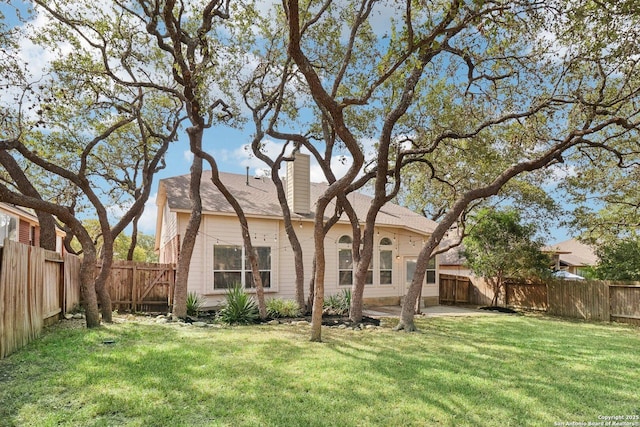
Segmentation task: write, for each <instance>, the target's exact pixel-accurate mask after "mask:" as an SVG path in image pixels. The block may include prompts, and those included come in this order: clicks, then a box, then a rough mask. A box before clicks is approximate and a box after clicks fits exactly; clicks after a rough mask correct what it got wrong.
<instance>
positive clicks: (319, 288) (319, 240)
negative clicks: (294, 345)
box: [311, 204, 326, 342]
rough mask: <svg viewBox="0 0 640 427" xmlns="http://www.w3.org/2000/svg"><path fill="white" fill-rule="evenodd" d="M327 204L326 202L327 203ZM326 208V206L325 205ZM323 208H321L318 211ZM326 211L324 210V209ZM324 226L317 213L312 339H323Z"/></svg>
mask: <svg viewBox="0 0 640 427" xmlns="http://www.w3.org/2000/svg"><path fill="white" fill-rule="evenodd" d="M325 206H326V204H325ZM323 208H324V206H323ZM320 210H321V209H320V208H319V209H318V211H320ZM322 212H324V210H322ZM323 229H324V227H323V226H322V215H317V216H316V220H315V223H314V228H313V240H314V243H315V261H316V262H315V281H314V282H315V283H314V284H315V289H314V292H313V307H312V309H311V341H313V342H320V341H322V311H323V310H324V273H325V271H324V270H325V257H324V231H323Z"/></svg>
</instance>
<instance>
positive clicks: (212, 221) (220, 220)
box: [178, 214, 438, 306]
mask: <svg viewBox="0 0 640 427" xmlns="http://www.w3.org/2000/svg"><path fill="white" fill-rule="evenodd" d="M187 220H188V215H186V214H179V215H178V224H179V227H178V232H179V233H180V235H181V236H182V235H184V228H185V227H186V222H187ZM295 227H296V233H297V234H298V238H299V240H300V244H301V245H302V250H303V256H304V273H305V280H304V284H305V294H306V293H307V292H308V285H309V281H310V279H311V273H312V271H311V268H312V262H313V252H314V245H313V235H312V232H313V224H312V223H311V222H304V221H303V222H297V223H295ZM200 230H201V231H200V233H199V234H198V239H197V241H196V247H195V250H194V254H193V257H192V260H191V268H190V273H189V291H193V292H197V293H199V294H201V295H205V296H206V299H207V303H206V305H207V306H217V305H220V304H221V303H222V302H223V301H224V291H220V290H214V289H213V247H214V245H215V244H231V245H242V236H241V233H240V224H239V222H238V219H237V218H235V217H230V216H229V217H224V216H216V217H212V216H209V215H205V216H204V219H203V223H202V225H201V229H200ZM249 230H250V233H251V237H252V238H253V239H254V242H253V243H254V245H256V246H269V247H271V275H272V276H271V277H272V287H271V289H267V290H265V291H266V296H267V298H271V297H279V298H287V299H293V298H294V297H295V268H294V257H293V252H292V250H291V246H290V244H289V240H288V238H287V236H286V233H285V231H284V226H283V223H282V222H281V221H274V220H268V219H251V220H250V221H249ZM395 231H396V232H395V233H394V229H382V228H381V229H380V234H376V237H375V239H376V246H375V249H374V259H373V271H374V283H373V284H372V285H367V286H366V288H365V295H364V297H365V298H366V299H375V298H389V297H393V298H397V299H398V300H399V298H400V297H402V296H403V295H404V294H405V292H406V286H405V283H404V280H405V279H404V268H405V267H404V260H405V259H406V258H408V257H417V256H418V254H419V252H420V248H421V245H422V236H420V235H417V234H416V235H410V234H409V233H408V232H407V231H405V230H395ZM343 235H351V227H350V226H349V225H345V224H338V225H336V226H335V227H334V228H333V229H332V230H331V231H330V232H329V234H328V235H327V237H326V239H325V257H326V270H325V295H333V294H337V293H339V292H340V291H341V290H342V289H349V287H348V286H338V240H339V239H340V237H341V236H343ZM394 236H395V238H396V240H395V243H394V244H393V246H392V251H393V262H394V263H393V273H392V284H391V285H380V283H379V273H378V272H379V264H380V258H379V246H378V243H379V242H380V240H381V239H382V238H384V237H388V238H389V239H392V240H393V238H394ZM397 255H400V256H399V258H398V257H397ZM436 277H437V273H436ZM437 295H438V285H437V283H436V284H433V285H425V286H424V288H423V297H429V296H437ZM306 296H307V295H305V297H306Z"/></svg>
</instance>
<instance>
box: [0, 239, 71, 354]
mask: <svg viewBox="0 0 640 427" xmlns="http://www.w3.org/2000/svg"><path fill="white" fill-rule="evenodd" d="M1 250H2V257H1V259H2V263H1V264H0V359H1V358H4V357H5V356H7V355H9V354H11V353H13V352H14V351H16V350H17V349H19V348H20V347H23V346H24V345H26V344H27V343H28V342H29V341H31V340H33V339H34V338H36V337H38V336H39V335H40V332H41V331H42V328H43V326H44V325H45V323H48V322H49V321H51V320H50V319H55V320H57V319H58V315H59V314H60V313H65V312H67V311H68V310H70V309H71V308H73V307H74V306H75V305H77V304H78V303H79V302H80V280H79V278H80V274H79V265H80V262H79V259H78V257H76V256H74V255H69V254H67V255H65V256H64V257H62V256H61V255H60V254H58V253H56V252H51V251H47V250H45V249H42V248H38V247H34V246H27V245H24V244H21V243H16V242H13V241H11V240H8V239H5V241H4V247H3V248H2V249H1Z"/></svg>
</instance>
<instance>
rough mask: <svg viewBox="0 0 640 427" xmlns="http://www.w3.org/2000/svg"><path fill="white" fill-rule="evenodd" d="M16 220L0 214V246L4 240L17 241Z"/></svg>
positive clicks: (2, 213) (10, 216)
mask: <svg viewBox="0 0 640 427" xmlns="http://www.w3.org/2000/svg"><path fill="white" fill-rule="evenodd" d="M17 231H18V219H17V218H16V217H14V216H12V215H8V214H6V213H4V212H0V246H2V245H4V239H9V240H13V241H14V242H16V241H18V232H17Z"/></svg>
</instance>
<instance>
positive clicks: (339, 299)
mask: <svg viewBox="0 0 640 427" xmlns="http://www.w3.org/2000/svg"><path fill="white" fill-rule="evenodd" d="M350 306H351V289H343V290H342V291H340V293H339V294H337V295H329V296H328V297H326V298H325V300H324V308H325V309H327V310H331V311H333V312H335V313H336V314H340V315H344V314H347V313H348V312H349V307H350Z"/></svg>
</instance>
